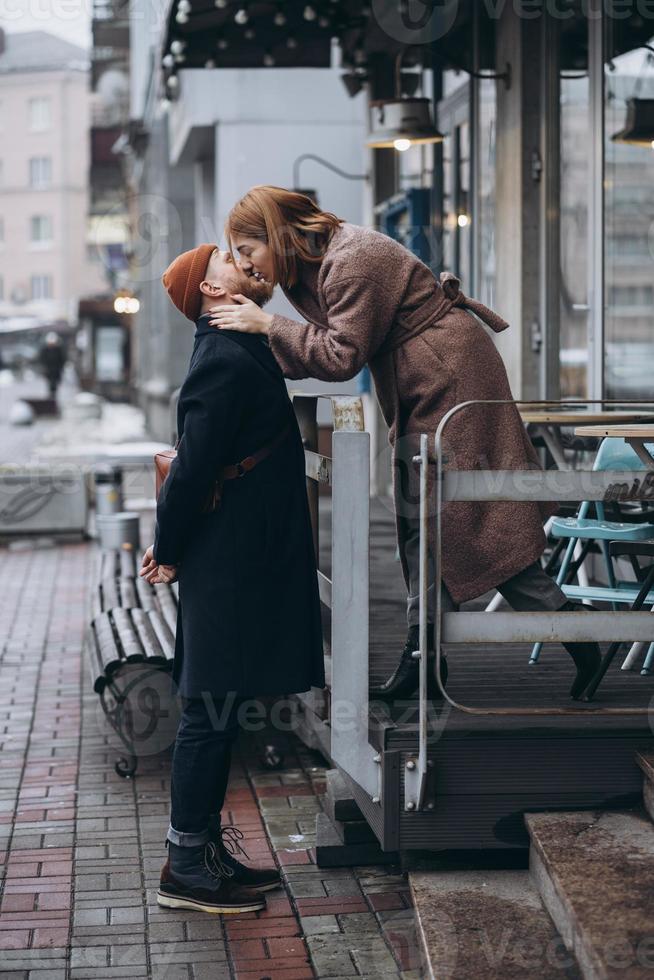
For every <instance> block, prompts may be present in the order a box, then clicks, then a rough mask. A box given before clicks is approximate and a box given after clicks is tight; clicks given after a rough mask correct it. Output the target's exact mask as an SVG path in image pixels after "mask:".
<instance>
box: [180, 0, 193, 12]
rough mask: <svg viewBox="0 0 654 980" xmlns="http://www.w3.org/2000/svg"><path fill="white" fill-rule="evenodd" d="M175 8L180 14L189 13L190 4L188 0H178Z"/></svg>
mask: <svg viewBox="0 0 654 980" xmlns="http://www.w3.org/2000/svg"><path fill="white" fill-rule="evenodd" d="M177 10H178V11H179V12H180V13H181V14H190V13H191V4H190V2H189V0H179V3H178V4H177Z"/></svg>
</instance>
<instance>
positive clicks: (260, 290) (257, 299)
mask: <svg viewBox="0 0 654 980" xmlns="http://www.w3.org/2000/svg"><path fill="white" fill-rule="evenodd" d="M205 279H206V280H207V281H208V282H211V283H215V284H216V285H218V286H222V288H223V289H225V290H226V291H227V292H228V293H242V294H243V296H247V298H248V299H251V300H252V301H253V302H254V303H256V304H257V306H264V305H265V304H266V303H267V302H268V300H269V299H270V298H271V297H272V294H273V287H272V286H271V285H270V283H268V282H260V281H259V280H258V279H255V277H254V276H248V275H247V274H246V273H245V272H243V270H242V269H241V268H240V267H239V266H237V265H236V264H235V263H234V259H233V258H232V255H231V252H228V251H224V252H223V251H221V249H218V248H217V249H216V250H215V251H214V253H213V255H212V256H211V258H210V260H209V265H208V266H207V271H206V273H205Z"/></svg>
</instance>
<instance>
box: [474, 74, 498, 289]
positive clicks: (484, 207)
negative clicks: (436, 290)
mask: <svg viewBox="0 0 654 980" xmlns="http://www.w3.org/2000/svg"><path fill="white" fill-rule="evenodd" d="M496 93H497V88H496V85H495V82H493V81H489V80H488V79H486V80H483V81H480V82H479V140H478V152H479V164H478V174H479V195H478V208H479V214H478V215H476V216H475V221H476V223H477V231H476V234H477V236H478V241H477V248H478V255H479V269H478V272H477V283H476V284H475V295H476V296H478V297H479V299H480V300H481V302H482V303H485V304H486V305H487V306H490V307H491V308H493V307H494V306H495V178H496V173H495V133H496V123H497V94H496Z"/></svg>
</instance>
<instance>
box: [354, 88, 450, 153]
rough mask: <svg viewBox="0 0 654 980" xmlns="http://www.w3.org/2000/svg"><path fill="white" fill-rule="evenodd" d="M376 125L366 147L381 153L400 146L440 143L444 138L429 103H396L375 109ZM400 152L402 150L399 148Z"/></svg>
mask: <svg viewBox="0 0 654 980" xmlns="http://www.w3.org/2000/svg"><path fill="white" fill-rule="evenodd" d="M372 111H373V124H372V128H371V131H370V135H369V137H368V140H367V145H368V146H371V147H375V148H377V149H381V148H383V147H393V146H396V144H398V143H402V144H404V146H405V147H406V146H409V145H413V144H416V143H440V142H442V140H443V134H442V133H439V131H438V130H437V129H436V127H435V125H434V123H433V120H432V118H431V105H430V102H429V99H393V100H392V101H389V102H379V103H377V104H374V105H373V106H372ZM396 148H397V149H400V148H401V147H400V146H396Z"/></svg>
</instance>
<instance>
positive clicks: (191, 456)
mask: <svg viewBox="0 0 654 980" xmlns="http://www.w3.org/2000/svg"><path fill="white" fill-rule="evenodd" d="M244 398H245V396H244V394H243V383H242V378H241V379H239V372H238V369H237V362H236V361H235V360H234V359H233V358H231V357H230V358H224V357H220V356H217V355H216V354H215V353H212V354H210V355H208V356H205V357H204V358H203V359H202V360H200V361H199V363H198V364H197V365H196V366H195V367H193V368H192V369H191V371H190V372H189V374H188V375H187V377H186V380H185V381H184V384H183V385H182V388H181V391H180V395H179V406H180V414H181V415H182V417H183V419H184V425H183V432H182V435H181V438H180V440H179V444H178V446H177V456H176V457H175V459H174V460H173V462H172V464H171V467H170V470H169V472H168V476H167V477H166V479H165V481H164V484H163V486H162V488H161V490H160V492H159V499H158V500H157V517H156V526H155V538H154V558H155V561H157V562H158V563H159V564H162V565H178V564H179V563H180V561H181V560H182V557H183V552H184V543H185V542H186V540H187V538H188V534H189V531H190V529H191V527H192V525H193V523H194V522H195V521H196V520H197V518H198V517H199V515H200V513H201V508H202V504H203V502H204V500H205V499H206V497H207V496H208V494H209V492H210V490H211V487H212V484H213V482H214V480H215V478H216V476H217V473H218V470H219V469H220V468H221V467H222V466H224V465H225V464H226V463H231V462H233V459H232V458H231V452H232V445H233V442H234V436H235V434H236V431H237V429H238V427H239V424H240V422H241V418H242V414H243V406H244Z"/></svg>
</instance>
